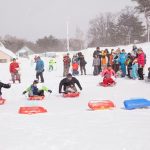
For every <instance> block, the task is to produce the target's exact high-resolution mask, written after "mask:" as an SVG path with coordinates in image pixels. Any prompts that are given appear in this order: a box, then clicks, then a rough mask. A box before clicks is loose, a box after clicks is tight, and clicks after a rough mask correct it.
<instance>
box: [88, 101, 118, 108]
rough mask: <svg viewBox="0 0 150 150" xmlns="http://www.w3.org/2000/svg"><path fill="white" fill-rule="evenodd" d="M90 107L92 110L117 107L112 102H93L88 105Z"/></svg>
mask: <svg viewBox="0 0 150 150" xmlns="http://www.w3.org/2000/svg"><path fill="white" fill-rule="evenodd" d="M88 106H89V108H90V109H92V110H104V109H111V108H114V107H115V105H114V103H113V102H112V101H110V100H93V101H90V102H89V103H88Z"/></svg>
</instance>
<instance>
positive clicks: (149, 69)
mask: <svg viewBox="0 0 150 150" xmlns="http://www.w3.org/2000/svg"><path fill="white" fill-rule="evenodd" d="M147 78H148V79H149V80H150V67H149V68H148V77H147Z"/></svg>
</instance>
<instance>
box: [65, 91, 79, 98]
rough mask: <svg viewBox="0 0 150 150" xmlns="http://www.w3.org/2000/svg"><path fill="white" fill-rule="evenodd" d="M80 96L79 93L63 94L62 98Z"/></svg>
mask: <svg viewBox="0 0 150 150" xmlns="http://www.w3.org/2000/svg"><path fill="white" fill-rule="evenodd" d="M79 95H80V92H75V93H67V94H65V93H64V94H63V97H65V98H67V97H78V96H79Z"/></svg>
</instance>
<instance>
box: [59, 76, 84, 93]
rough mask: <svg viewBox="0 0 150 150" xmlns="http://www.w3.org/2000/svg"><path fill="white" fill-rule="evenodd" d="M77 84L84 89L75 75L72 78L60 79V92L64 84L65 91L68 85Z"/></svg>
mask: <svg viewBox="0 0 150 150" xmlns="http://www.w3.org/2000/svg"><path fill="white" fill-rule="evenodd" d="M75 84H77V85H78V87H79V89H80V90H82V87H81V85H80V82H79V81H78V80H77V79H76V78H75V77H72V79H71V80H68V79H67V78H64V79H63V80H61V81H60V84H59V93H61V89H62V86H64V87H63V88H64V91H65V90H66V87H67V86H71V85H73V86H75Z"/></svg>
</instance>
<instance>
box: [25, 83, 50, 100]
mask: <svg viewBox="0 0 150 150" xmlns="http://www.w3.org/2000/svg"><path fill="white" fill-rule="evenodd" d="M38 83H39V81H38V80H34V81H33V84H32V85H31V86H30V87H28V88H27V89H26V90H25V91H24V92H23V94H26V93H27V92H28V95H29V97H30V96H36V95H38V96H44V91H46V92H49V93H52V91H51V90H49V89H48V88H47V87H45V86H43V87H42V88H41V89H38V87H37V84H38Z"/></svg>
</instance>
